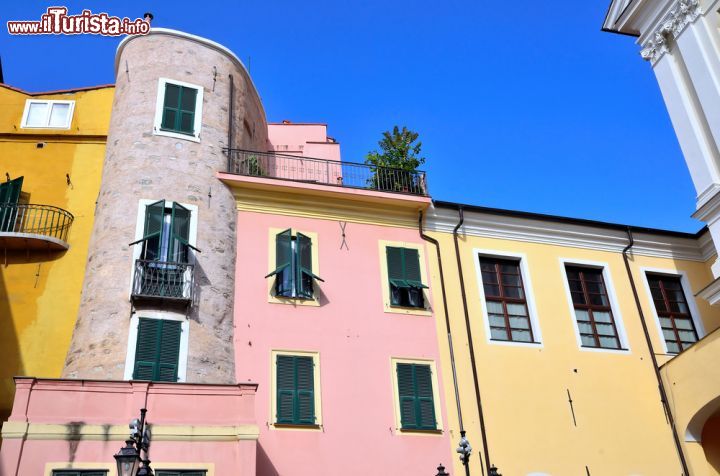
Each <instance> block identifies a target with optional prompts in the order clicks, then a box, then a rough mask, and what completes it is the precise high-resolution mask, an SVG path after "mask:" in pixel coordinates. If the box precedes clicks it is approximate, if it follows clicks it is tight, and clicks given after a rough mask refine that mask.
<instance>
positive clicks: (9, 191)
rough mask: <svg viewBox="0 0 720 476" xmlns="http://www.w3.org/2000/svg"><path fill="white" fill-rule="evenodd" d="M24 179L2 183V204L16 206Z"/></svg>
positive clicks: (0, 194) (0, 201) (0, 192)
mask: <svg viewBox="0 0 720 476" xmlns="http://www.w3.org/2000/svg"><path fill="white" fill-rule="evenodd" d="M23 178H24V177H18V178H16V179H12V180H8V181H6V182H2V183H0V203H7V204H10V205H15V204H16V203H17V202H18V199H19V198H20V190H21V189H22V183H23Z"/></svg>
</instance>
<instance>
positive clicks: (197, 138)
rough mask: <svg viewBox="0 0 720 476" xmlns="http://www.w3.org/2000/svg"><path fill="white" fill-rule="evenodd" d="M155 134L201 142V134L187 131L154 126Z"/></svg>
mask: <svg viewBox="0 0 720 476" xmlns="http://www.w3.org/2000/svg"><path fill="white" fill-rule="evenodd" d="M153 134H154V135H156V136H165V137H172V138H175V139H182V140H189V141H192V142H200V134H199V133H198V134H195V133H193V134H188V133H185V132H178V131H172V130H169V129H161V128H157V127H155V128H153Z"/></svg>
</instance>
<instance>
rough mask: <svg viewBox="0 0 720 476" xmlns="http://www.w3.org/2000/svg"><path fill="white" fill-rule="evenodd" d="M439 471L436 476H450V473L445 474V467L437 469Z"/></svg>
mask: <svg viewBox="0 0 720 476" xmlns="http://www.w3.org/2000/svg"><path fill="white" fill-rule="evenodd" d="M437 470H438V472H437V474H436V475H435V476H450V474H449V473H446V472H445V466H443V465H442V464H441V465H440V466H438V467H437Z"/></svg>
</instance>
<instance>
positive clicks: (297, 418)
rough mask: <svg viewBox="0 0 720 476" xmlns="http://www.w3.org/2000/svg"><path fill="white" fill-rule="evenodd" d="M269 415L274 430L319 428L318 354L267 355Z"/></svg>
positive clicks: (275, 353) (293, 352)
mask: <svg viewBox="0 0 720 476" xmlns="http://www.w3.org/2000/svg"><path fill="white" fill-rule="evenodd" d="M271 359H272V362H271V368H272V372H271V383H272V387H271V399H270V400H271V403H270V405H271V409H270V411H271V415H272V421H273V425H274V426H275V427H276V428H296V429H317V428H319V427H320V426H321V425H322V411H321V410H322V408H321V399H320V354H318V353H317V352H305V351H289V350H288V351H283V350H277V351H272V353H271Z"/></svg>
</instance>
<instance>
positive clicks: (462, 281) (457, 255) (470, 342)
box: [453, 206, 490, 471]
mask: <svg viewBox="0 0 720 476" xmlns="http://www.w3.org/2000/svg"><path fill="white" fill-rule="evenodd" d="M458 212H459V214H460V221H459V222H458V224H457V225H456V226H455V228H454V229H453V240H454V241H455V259H456V260H457V267H458V275H459V276H460V293H461V296H462V303H463V311H464V312H465V330H466V331H467V336H468V348H469V351H470V365H471V367H472V374H473V382H474V383H475V401H476V402H477V409H478V415H479V418H480V434H481V435H482V445H483V454H484V456H485V467H486V468H488V471H490V450H488V444H487V431H486V429H485V416H484V413H483V408H482V400H481V399H480V383H479V379H478V373H477V364H476V363H475V349H474V346H473V338H472V331H471V330H470V313H469V312H468V304H467V295H466V294H465V277H464V275H463V269H462V263H461V262H460V245H459V243H458V230H459V229H460V227H461V226H462V224H463V222H464V221H465V216H464V215H463V208H462V206H459V207H458Z"/></svg>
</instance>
